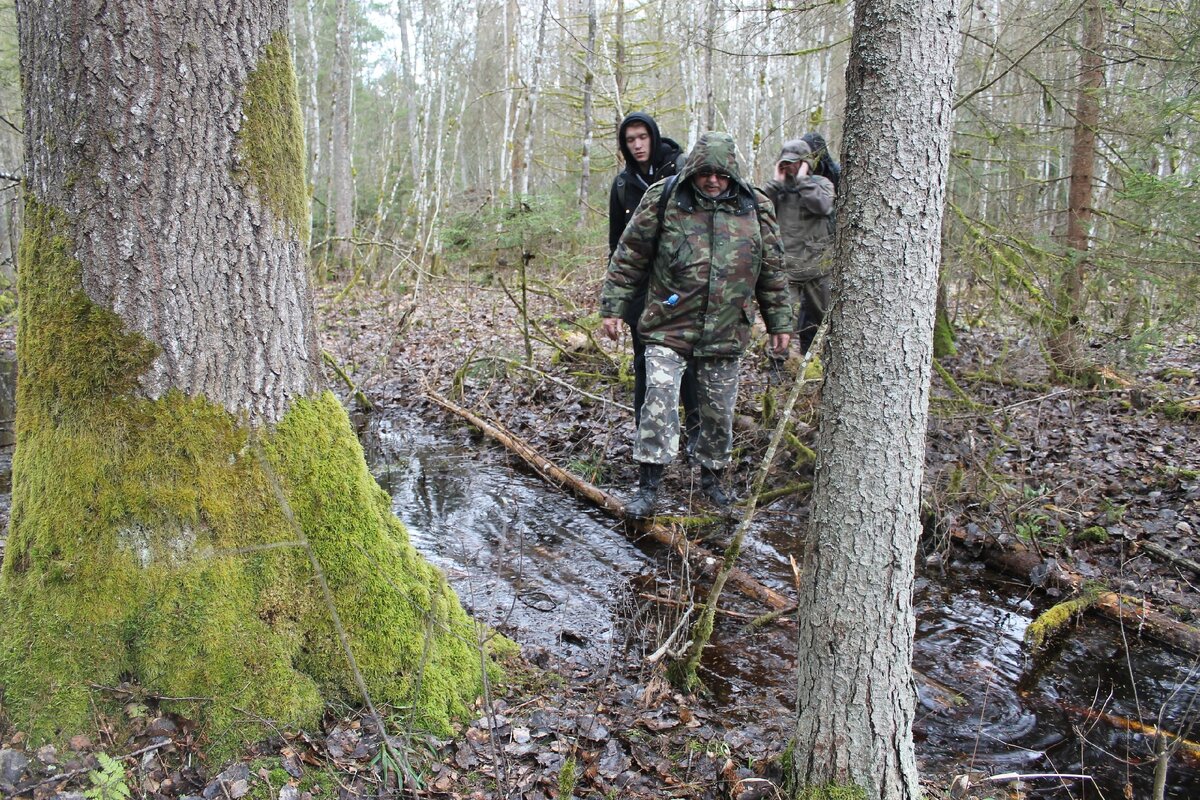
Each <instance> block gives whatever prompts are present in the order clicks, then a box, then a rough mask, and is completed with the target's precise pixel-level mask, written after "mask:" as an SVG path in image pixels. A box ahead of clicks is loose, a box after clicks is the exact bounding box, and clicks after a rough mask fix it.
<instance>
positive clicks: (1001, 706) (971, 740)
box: [363, 412, 1200, 800]
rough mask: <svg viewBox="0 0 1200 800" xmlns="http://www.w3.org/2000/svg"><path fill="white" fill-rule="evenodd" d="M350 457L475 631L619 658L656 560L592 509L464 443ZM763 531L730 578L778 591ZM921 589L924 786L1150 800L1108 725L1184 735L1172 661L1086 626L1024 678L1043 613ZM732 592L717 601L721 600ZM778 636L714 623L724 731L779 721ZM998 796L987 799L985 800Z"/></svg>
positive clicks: (1185, 794) (965, 576) (714, 670)
mask: <svg viewBox="0 0 1200 800" xmlns="http://www.w3.org/2000/svg"><path fill="white" fill-rule="evenodd" d="M363 441H364V448H365V450H366V452H367V459H368V462H369V463H370V464H371V466H372V469H373V471H374V473H375V476H376V478H377V479H378V480H379V482H380V484H381V485H382V486H383V487H384V489H385V490H387V491H388V493H389V494H390V495H391V497H392V509H393V510H394V511H395V513H396V514H397V515H398V516H399V517H400V518H401V519H402V520H403V521H404V522H405V524H406V525H407V526H408V530H409V535H410V537H411V539H412V542H413V544H414V545H415V546H416V547H417V548H418V549H419V550H420V551H421V552H422V553H423V554H424V555H425V556H426V557H427V558H429V559H430V560H431V561H433V562H434V563H436V564H437V565H438V566H439V567H441V568H442V569H443V570H444V571H445V572H446V573H447V575H448V576H449V578H450V581H451V583H452V584H453V585H454V587H455V589H456V590H457V591H458V593H459V596H460V598H461V599H462V601H463V603H464V605H466V606H467V607H468V608H469V609H470V610H471V611H472V613H473V614H475V615H476V617H477V618H480V619H483V620H484V621H486V622H488V623H489V624H492V625H494V626H497V627H499V628H500V629H501V630H502V631H503V632H504V633H506V634H507V635H509V636H511V637H512V638H514V639H516V640H517V641H519V642H521V643H522V644H527V645H537V646H540V647H545V648H547V649H549V650H551V651H553V652H555V653H556V654H557V655H559V656H562V657H565V658H570V659H574V660H576V661H582V662H588V663H591V664H593V665H603V664H606V663H612V662H613V661H616V660H627V659H628V653H627V652H624V651H623V649H624V644H623V643H625V642H626V641H627V637H626V634H625V633H623V632H622V630H621V629H622V626H623V625H624V624H625V623H627V622H628V619H629V608H630V606H629V603H628V597H630V596H631V594H633V593H634V592H633V591H631V588H630V587H631V586H632V585H637V584H644V583H645V582H646V581H647V580H649V581H650V582H651V583H653V581H654V580H655V579H654V577H653V576H655V575H658V576H659V577H663V571H664V569H666V567H665V566H664V565H665V564H666V559H665V558H664V556H663V554H662V553H661V552H654V551H652V550H650V549H642V548H639V547H638V546H635V545H634V544H632V543H630V541H629V540H628V539H626V538H625V536H624V534H623V533H622V531H621V529H620V527H619V523H617V522H615V521H614V520H612V519H611V518H609V517H607V516H605V515H604V514H603V513H602V512H600V511H599V510H596V509H594V508H592V507H590V506H589V505H587V504H586V503H584V502H581V501H579V500H576V499H575V498H574V497H573V496H571V495H568V494H566V493H564V492H561V491H558V490H556V489H555V488H553V487H551V486H549V485H548V484H546V483H544V482H543V481H542V480H541V479H540V478H538V477H537V476H535V475H531V474H528V473H527V472H524V471H521V470H517V469H514V468H513V466H512V464H511V459H510V458H509V457H508V456H507V454H506V453H505V452H504V451H503V449H502V448H499V447H496V446H494V445H492V444H490V443H488V442H486V441H484V440H483V439H481V437H480V436H479V435H478V434H477V433H475V432H474V431H473V430H471V429H469V428H467V427H465V426H461V425H447V424H443V423H440V422H431V421H429V420H428V419H425V418H422V417H418V416H414V415H412V414H411V413H409V412H384V413H382V414H380V415H376V416H374V417H372V419H371V420H370V423H369V424H368V426H367V428H366V431H365V433H364V435H363ZM676 468H679V467H676ZM764 519H766V520H767V522H765V523H764V524H763V525H762V526H761V527H756V528H755V529H753V530H752V532H751V534H750V539H749V541H748V542H747V546H746V547H744V548H743V551H742V556H741V558H742V563H743V564H744V565H745V566H746V567H747V568H748V569H749V570H750V571H752V572H753V573H754V574H755V575H756V576H757V577H759V578H760V579H762V580H763V582H764V583H766V584H767V585H769V586H772V587H773V588H777V589H780V590H781V591H785V592H786V591H788V586H789V585H790V584H791V581H792V577H791V567H790V565H789V563H788V558H787V556H788V553H789V552H791V553H793V554H795V555H797V556H798V555H799V548H798V546H797V543H796V541H795V536H794V533H793V530H794V527H793V526H790V525H787V524H786V520H785V521H784V522H783V523H781V521H780V518H779V517H778V516H777V515H775V516H772V515H764ZM756 526H757V523H756ZM673 569H675V571H678V565H677V564H676V565H675V566H674V567H673ZM923 572H924V571H923V570H919V571H918V575H917V586H916V597H915V605H916V609H917V633H916V651H915V657H914V667H915V669H916V671H917V673H918V680H917V685H918V694H919V703H918V715H917V722H916V726H915V737H916V740H917V751H918V755H919V757H920V760H921V768H922V770H923V771H925V772H928V773H931V774H938V775H957V774H965V773H970V774H971V775H972V776H973V777H972V779H973V780H974V779H976V778H979V777H982V776H985V775H994V774H1000V773H1011V772H1019V773H1023V774H1033V773H1057V774H1060V775H1062V774H1076V773H1079V774H1086V775H1090V776H1092V778H1093V780H1092V781H1083V780H1065V781H1059V780H1052V779H1038V780H1032V781H1028V782H1026V784H1025V791H1026V794H1025V796H1026V797H1044V798H1077V799H1078V798H1103V799H1104V800H1118V799H1119V798H1124V797H1125V794H1124V791H1125V786H1126V784H1127V783H1128V784H1130V785H1131V788H1132V792H1133V793H1132V795H1131V796H1132V797H1134V798H1149V797H1150V796H1151V784H1152V778H1153V771H1154V763H1153V757H1152V755H1151V753H1152V748H1153V742H1152V740H1151V737H1149V736H1146V735H1145V734H1144V733H1137V732H1130V731H1129V730H1127V727H1126V726H1124V725H1121V724H1120V722H1119V721H1120V720H1140V721H1142V722H1144V723H1146V724H1154V725H1160V726H1161V727H1162V728H1163V729H1165V730H1168V731H1180V730H1183V729H1186V728H1187V726H1188V724H1189V723H1190V722H1192V721H1194V719H1195V717H1196V715H1197V713H1200V710H1198V709H1194V708H1192V704H1193V703H1196V702H1197V700H1200V698H1198V697H1197V694H1198V690H1197V681H1196V680H1195V675H1194V674H1190V673H1189V666H1190V664H1189V662H1188V659H1187V658H1186V657H1184V656H1180V655H1178V654H1175V653H1172V652H1170V651H1166V650H1162V649H1160V648H1158V647H1157V646H1155V645H1153V644H1150V643H1147V642H1144V641H1140V642H1139V641H1132V640H1133V638H1134V634H1133V633H1132V632H1127V633H1126V636H1127V638H1129V639H1130V640H1131V641H1132V649H1131V650H1127V648H1126V646H1125V644H1124V638H1126V636H1123V632H1122V630H1121V629H1120V627H1119V626H1117V625H1115V624H1112V623H1109V622H1108V621H1106V620H1102V619H1100V618H1099V617H1096V616H1088V617H1086V618H1085V621H1084V622H1083V624H1081V625H1078V626H1077V627H1075V629H1074V630H1073V631H1072V632H1071V634H1070V635H1069V636H1068V637H1065V638H1064V640H1063V641H1062V642H1061V643H1060V644H1058V645H1057V646H1056V647H1055V648H1053V649H1051V650H1050V652H1049V653H1047V654H1046V655H1045V656H1043V657H1042V658H1041V659H1039V661H1038V662H1037V663H1034V662H1032V661H1031V660H1030V658H1029V657H1028V655H1027V652H1028V651H1027V648H1026V646H1025V644H1024V642H1023V637H1024V634H1025V629H1026V628H1027V627H1028V626H1029V624H1030V622H1032V620H1033V619H1034V618H1035V617H1036V616H1037V614H1038V613H1040V612H1041V611H1043V610H1044V609H1045V608H1046V607H1047V606H1046V603H1047V601H1046V600H1045V599H1044V598H1042V597H1039V596H1034V595H1031V594H1030V593H1029V590H1028V588H1027V587H1024V586H1021V585H1018V584H1015V583H1013V582H1010V581H1006V580H1005V579H1004V578H1003V577H1001V576H999V575H996V574H993V573H991V572H989V571H987V570H985V569H983V568H982V567H981V566H980V565H978V564H973V563H966V562H958V561H955V560H953V557H952V558H951V560H950V563H949V564H948V569H947V570H946V572H947V573H949V577H947V576H946V575H943V574H941V572H939V571H936V570H929V571H928V572H926V573H925V574H923ZM732 592H733V590H732V589H728V588H727V590H726V595H725V596H726V597H730V595H731V593H732ZM731 602H733V600H732V599H731ZM743 610H745V611H748V612H750V613H761V611H762V609H756V608H753V607H750V608H746V609H743ZM739 624H740V623H739ZM792 637H794V628H782V627H781V628H778V629H776V630H775V631H774V632H773V633H772V634H769V635H763V634H759V635H756V636H753V637H750V638H749V639H747V638H746V637H742V636H739V635H738V634H737V625H729V624H718V626H717V630H716V631H715V633H714V638H713V645H714V646H713V648H712V649H711V650H710V651H708V652H707V653H706V656H705V674H704V675H703V677H704V679H705V681H706V683H707V684H708V685H709V686H710V687H712V688H713V689H714V690H715V692H716V693H717V695H718V700H719V701H720V702H723V703H726V704H727V705H728V706H729V708H730V709H731V710H730V714H729V716H730V717H731V718H733V719H737V718H738V714H739V713H745V714H746V715H747V717H749V716H750V715H753V714H763V713H777V714H781V715H791V714H792V713H793V712H792V710H791V709H792V706H793V704H794V693H795V687H794V675H793V669H794V664H795V656H794V639H793V638H792ZM655 644H657V643H652V644H651V645H650V646H651V647H654V646H655ZM764 690H765V691H764ZM751 694H757V695H761V696H765V697H768V698H772V697H777V698H778V700H777V701H776V702H775V704H774V707H773V708H765V709H764V708H763V707H761V706H758V707H749V706H747V705H746V704H745V703H739V702H737V701H738V698H739V697H748V696H750V695H751ZM1160 714H1161V717H1160ZM1198 753H1200V750H1195V751H1192V752H1191V754H1190V755H1189V754H1188V753H1182V754H1180V755H1176V756H1175V757H1174V758H1172V760H1171V762H1170V771H1169V773H1168V777H1167V791H1166V797H1168V798H1178V800H1184V799H1185V798H1187V799H1189V800H1193V799H1194V798H1200V760H1198V759H1197V754H1198ZM1005 793H1006V790H1005V788H1003V786H1002V785H997V786H996V788H995V790H994V791H992V792H991V793H990V794H988V795H985V796H991V797H1003V796H1005Z"/></svg>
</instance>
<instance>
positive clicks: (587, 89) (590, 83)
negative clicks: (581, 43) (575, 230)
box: [579, 0, 597, 226]
mask: <svg viewBox="0 0 1200 800" xmlns="http://www.w3.org/2000/svg"><path fill="white" fill-rule="evenodd" d="M587 24H588V32H587V53H586V54H585V55H584V61H583V72H584V75H583V154H582V155H583V158H582V159H581V161H580V170H579V224H580V225H581V226H582V225H586V224H587V216H588V197H589V196H590V194H591V181H592V128H593V120H592V116H593V112H592V96H593V95H594V94H595V85H596V27H597V25H596V0H587Z"/></svg>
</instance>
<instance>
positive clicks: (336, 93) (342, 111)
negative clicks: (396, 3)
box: [329, 0, 354, 261]
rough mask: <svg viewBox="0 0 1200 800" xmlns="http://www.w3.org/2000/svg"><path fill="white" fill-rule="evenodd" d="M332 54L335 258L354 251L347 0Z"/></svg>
mask: <svg viewBox="0 0 1200 800" xmlns="http://www.w3.org/2000/svg"><path fill="white" fill-rule="evenodd" d="M336 42H337V44H336V46H335V47H334V55H333V113H332V120H331V122H330V128H331V133H332V145H331V148H330V150H331V152H330V154H329V157H330V161H331V162H332V169H333V235H334V236H335V237H336V239H337V244H336V245H334V248H333V252H334V255H335V256H336V258H337V259H338V260H339V261H347V260H349V259H350V258H351V257H352V256H353V254H354V243H353V242H352V241H351V237H352V236H353V235H354V177H353V164H354V158H353V152H352V147H351V144H350V124H351V113H350V112H351V108H350V106H351V99H352V98H353V96H354V68H353V63H352V58H351V50H352V48H353V46H354V43H353V41H352V37H351V25H350V0H338V4H337V39H336Z"/></svg>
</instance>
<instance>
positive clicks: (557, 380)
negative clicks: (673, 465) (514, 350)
mask: <svg viewBox="0 0 1200 800" xmlns="http://www.w3.org/2000/svg"><path fill="white" fill-rule="evenodd" d="M492 359H493V360H495V361H503V362H504V363H505V364H510V365H512V366H514V367H516V368H517V369H523V370H525V371H526V372H532V373H533V374H534V375H537V376H538V377H539V378H543V379H545V380H548V381H550V382H551V383H557V384H558V385H559V386H565V387H566V388H568V389H570V390H571V391H573V392H576V393H578V394H581V395H583V396H584V397H586V398H588V399H589V400H595V401H597V402H600V403H607V404H608V405H610V406H616V407H617V408H619V409H621V410H622V411H628V412H629V413H630V414H632V413H633V408H632V407H630V406H627V405H624V404H622V403H618V402H616V401H615V400H609V399H608V398H607V397H601V396H600V395H598V394H592V393H591V392H586V391H584V390H583V389H580V388H579V387H578V386H576V385H575V384H573V383H568V382H567V381H564V380H563V379H562V378H556V377H554V376H553V375H550V374H549V373H546V372H542V371H541V370H540V369H537V368H535V367H530V366H527V365H525V364H522V363H521V362H520V361H517V360H516V359H513V358H504V357H502V356H492Z"/></svg>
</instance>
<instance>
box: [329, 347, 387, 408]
mask: <svg viewBox="0 0 1200 800" xmlns="http://www.w3.org/2000/svg"><path fill="white" fill-rule="evenodd" d="M321 358H322V359H324V361H325V363H326V364H328V365H329V368H330V369H332V370H333V371H334V373H335V374H336V375H337V376H338V377H339V378H341V379H342V382H343V383H345V384H346V388H348V389H349V390H350V393H351V394H352V395H354V402H355V403H357V404H358V410H359V411H374V410H375V406H374V405H373V404H372V403H371V401H370V400H368V399H367V396H366V395H365V394H363V390H362V389H360V388H358V386H357V384H355V383H354V381H352V380H350V376H349V375H347V374H346V371H345V370H343V369H342V368H341V367H340V366H338V363H337V361H336V360H335V359H334V357H333V356H331V355H330V354H329V351H328V350H322V351H321Z"/></svg>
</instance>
